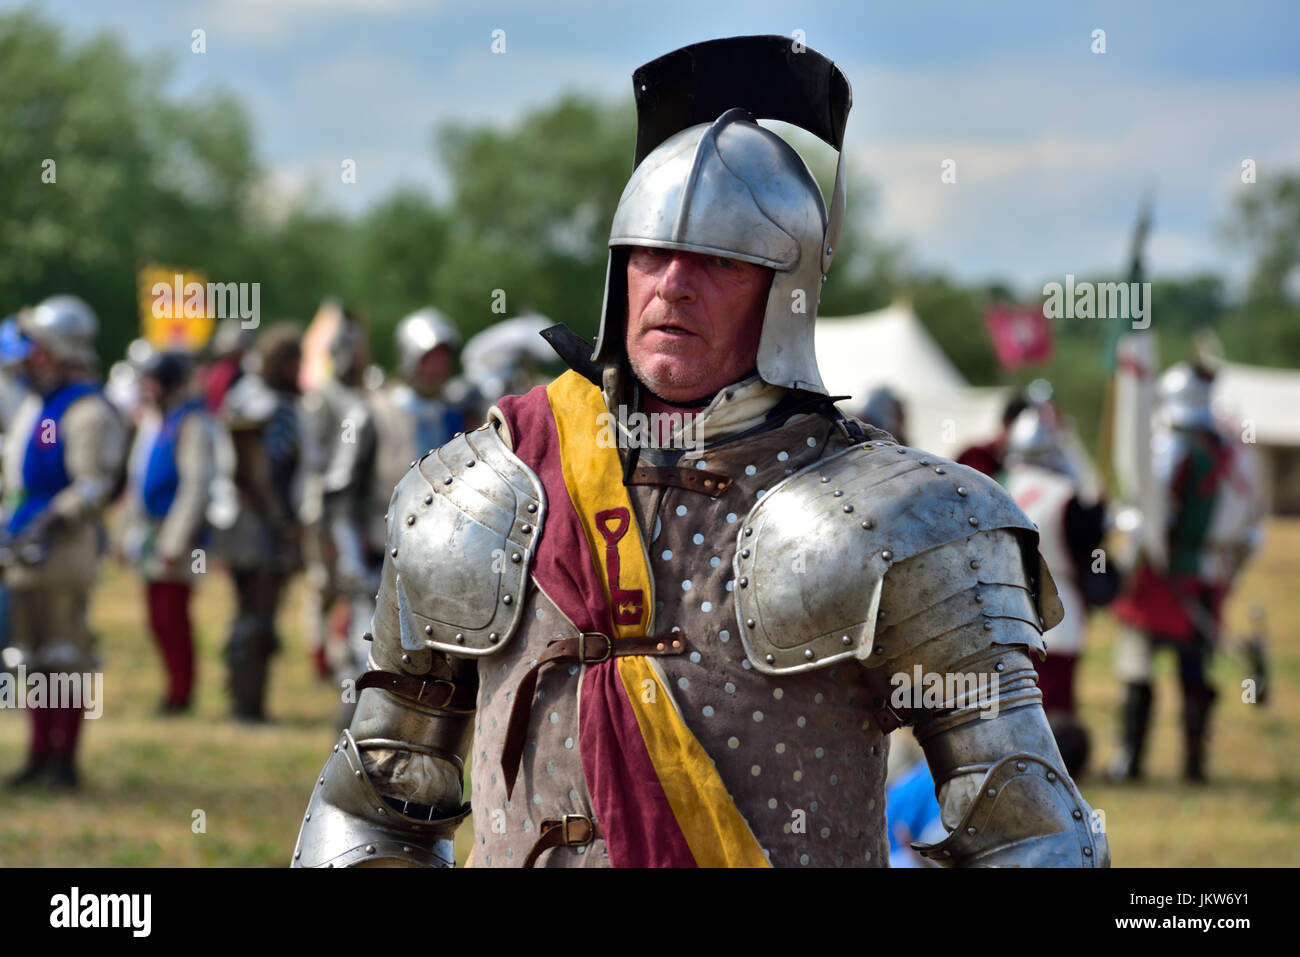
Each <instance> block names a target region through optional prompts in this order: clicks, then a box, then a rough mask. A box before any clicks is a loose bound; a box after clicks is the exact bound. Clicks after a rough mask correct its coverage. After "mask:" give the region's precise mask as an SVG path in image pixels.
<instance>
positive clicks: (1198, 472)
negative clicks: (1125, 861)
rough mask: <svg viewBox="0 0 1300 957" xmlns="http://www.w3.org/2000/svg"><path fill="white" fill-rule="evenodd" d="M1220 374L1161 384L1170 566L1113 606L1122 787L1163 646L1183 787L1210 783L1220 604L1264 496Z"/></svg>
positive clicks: (1138, 761)
mask: <svg viewBox="0 0 1300 957" xmlns="http://www.w3.org/2000/svg"><path fill="white" fill-rule="evenodd" d="M1213 379H1214V371H1213V369H1212V368H1211V367H1210V366H1209V364H1208V363H1203V362H1199V361H1198V362H1196V363H1178V364H1177V365H1174V366H1172V367H1170V368H1169V369H1168V370H1166V372H1165V373H1164V375H1162V376H1161V377H1160V381H1159V384H1158V396H1159V399H1158V401H1159V403H1160V405H1159V410H1158V414H1157V431H1156V433H1155V435H1154V436H1153V439H1152V453H1153V455H1154V456H1155V473H1156V480H1157V481H1158V482H1159V483H1160V485H1162V486H1163V487H1164V489H1165V490H1166V497H1167V501H1168V524H1167V536H1168V537H1167V545H1166V554H1167V556H1168V567H1167V568H1158V567H1156V566H1155V565H1153V564H1152V563H1151V562H1150V561H1146V560H1144V561H1143V562H1142V563H1141V564H1140V565H1139V566H1138V569H1137V572H1136V574H1135V575H1134V577H1133V580H1132V582H1131V583H1130V585H1129V587H1128V589H1127V590H1126V592H1125V594H1123V595H1121V596H1120V597H1119V598H1118V599H1117V600H1116V602H1115V604H1114V605H1113V610H1114V612H1115V616H1116V617H1117V618H1118V619H1119V621H1120V633H1119V643H1118V646H1117V649H1116V670H1117V672H1118V674H1119V677H1120V680H1121V681H1123V682H1124V684H1125V699H1124V704H1123V710H1122V713H1121V735H1122V737H1121V741H1120V750H1119V753H1118V755H1117V756H1116V759H1115V762H1114V764H1113V766H1112V768H1111V773H1112V776H1113V777H1115V778H1116V779H1119V780H1136V779H1139V778H1141V777H1142V759H1143V755H1144V752H1145V750H1146V738H1147V729H1148V725H1149V723H1150V718H1151V709H1152V705H1153V702H1154V695H1153V692H1152V685H1151V677H1152V673H1153V672H1152V659H1153V657H1154V652H1155V651H1156V650H1157V649H1159V648H1163V647H1168V648H1172V649H1173V651H1174V653H1175V654H1176V655H1177V657H1178V676H1179V680H1180V683H1181V685H1182V691H1183V778H1184V779H1185V780H1187V781H1190V782H1202V781H1204V780H1205V751H1206V742H1207V739H1208V735H1209V721H1210V710H1211V707H1212V705H1213V704H1214V699H1215V698H1216V697H1217V696H1218V695H1217V692H1216V691H1215V690H1214V688H1213V687H1212V686H1211V685H1210V683H1209V678H1208V673H1209V668H1210V662H1211V659H1212V656H1213V652H1214V646H1215V644H1216V642H1217V640H1218V636H1219V631H1220V628H1221V623H1222V610H1223V603H1224V601H1225V599H1226V598H1227V594H1228V590H1229V588H1230V586H1231V584H1232V582H1233V580H1234V578H1235V577H1236V575H1237V573H1238V572H1239V571H1240V570H1241V567H1242V566H1243V565H1244V564H1245V562H1246V559H1247V558H1248V557H1249V556H1250V554H1251V553H1252V552H1253V551H1254V550H1255V549H1256V548H1257V547H1258V544H1259V534H1260V530H1259V518H1260V510H1259V494H1258V486H1257V482H1256V477H1255V475H1254V472H1253V469H1252V464H1253V460H1252V459H1251V457H1250V454H1249V450H1248V449H1247V448H1245V447H1243V446H1242V445H1241V444H1240V442H1239V441H1238V440H1237V437H1236V435H1235V434H1233V433H1231V432H1227V431H1223V432H1221V431H1220V429H1219V428H1218V425H1217V424H1216V422H1215V419H1214V414H1213V412H1212V411H1211V408H1210V388H1211V385H1212V383H1213Z"/></svg>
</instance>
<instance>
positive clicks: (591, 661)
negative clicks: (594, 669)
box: [578, 631, 614, 665]
mask: <svg viewBox="0 0 1300 957" xmlns="http://www.w3.org/2000/svg"><path fill="white" fill-rule="evenodd" d="M588 638H604V639H605V653H604V655H602V656H601V657H599V658H588V657H587V639H588ZM613 657H614V642H613V640H612V639H611V638H610V637H609V635H606V634H604V633H603V632H599V631H584V632H583V633H582V634H580V635H578V660H579V661H581V662H582V663H583V664H584V665H598V664H600V663H601V662H602V661H609V659H610V658H613Z"/></svg>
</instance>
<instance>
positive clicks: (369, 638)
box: [361, 631, 375, 641]
mask: <svg viewBox="0 0 1300 957" xmlns="http://www.w3.org/2000/svg"><path fill="white" fill-rule="evenodd" d="M361 640H362V641H374V640H375V636H374V635H373V634H371V633H370V632H368V631H367V632H366V633H365V634H363V635H362V636H361Z"/></svg>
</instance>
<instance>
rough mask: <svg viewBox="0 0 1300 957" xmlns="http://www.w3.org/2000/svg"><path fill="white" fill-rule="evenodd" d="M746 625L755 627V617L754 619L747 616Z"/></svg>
mask: <svg viewBox="0 0 1300 957" xmlns="http://www.w3.org/2000/svg"><path fill="white" fill-rule="evenodd" d="M745 627H746V628H753V627H754V619H753V618H746V619H745Z"/></svg>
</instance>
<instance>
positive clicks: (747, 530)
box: [745, 528, 754, 538]
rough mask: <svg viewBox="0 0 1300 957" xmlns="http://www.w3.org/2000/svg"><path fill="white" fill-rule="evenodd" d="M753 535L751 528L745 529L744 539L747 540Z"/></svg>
mask: <svg viewBox="0 0 1300 957" xmlns="http://www.w3.org/2000/svg"><path fill="white" fill-rule="evenodd" d="M753 534H754V530H753V529H752V528H747V529H745V537H746V538H748V537H749V536H750V535H753Z"/></svg>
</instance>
